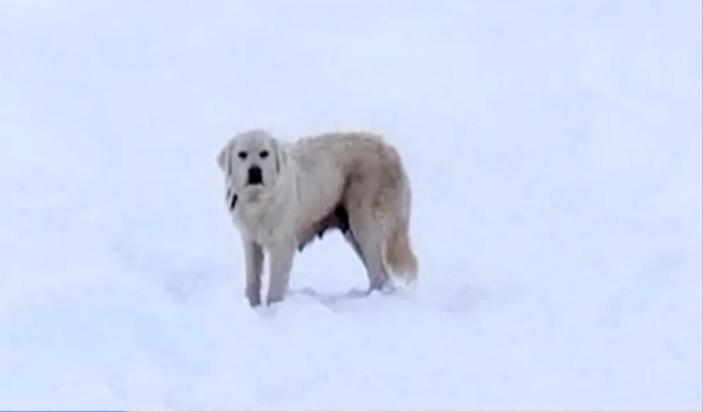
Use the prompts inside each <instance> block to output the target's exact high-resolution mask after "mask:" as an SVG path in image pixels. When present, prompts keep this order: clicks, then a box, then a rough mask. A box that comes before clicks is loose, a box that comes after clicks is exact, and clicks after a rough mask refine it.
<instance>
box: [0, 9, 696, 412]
mask: <svg viewBox="0 0 703 412" xmlns="http://www.w3.org/2000/svg"><path fill="white" fill-rule="evenodd" d="M701 8H702V6H701V2H700V1H698V0H668V1H663V0H659V1H656V0H638V1H627V0H619V1H605V0H589V1H558V0H532V1H524V0H502V1H492V0H475V1H474V0H472V1H469V0H466V1H462V0H442V1H424V2H419V1H418V2H412V1H406V2H400V1H397V2H395V1H384V2H378V1H372V0H365V1H358V0H355V1H335V2H331V1H328V0H304V1H295V2H294V1H279V2H263V1H261V2H254V1H243V0H242V1H236V2H235V1H227V0H211V1H203V2H174V1H171V0H151V1H138V0H120V1H116V0H115V1H93V0H76V1H69V0H34V1H20V0H0V188H1V190H2V191H1V192H0V409H54V410H56V409H67V408H73V409H75V408H102V409H105V408H126V409H130V408H131V409H136V408H141V409H156V408H158V409H186V408H189V409H252V410H254V409H257V410H258V409H269V410H271V409H289V408H314V409H321V408H335V409H338V408H344V409H362V408H363V409H365V408H374V409H400V408H406V409H407V408H413V409H419V408H425V409H429V408H432V409H443V408H456V409H459V408H461V409H487V408H491V409H504V408H520V409H541V408H550V409H557V408H573V409H588V408H602V409H611V410H614V409H621V408H622V409H624V408H628V409H633V408H641V409H645V408H646V409H650V410H651V409H667V408H672V409H684V408H688V409H697V408H701V406H702V405H701V403H702V402H703V400H702V398H703V389H701V388H702V387H703V382H702V378H701V374H702V366H701V365H702V364H703V359H702V356H701V347H702V345H703V343H702V340H703V337H702V329H703V327H702V326H701V325H702V324H703V319H702V310H703V308H702V303H701V302H702V297H701V289H702V286H703V285H702V271H703V268H702V258H701V249H702V247H703V244H702V240H701V237H702V233H701V232H702V227H703V221H702V218H701V203H702V201H703V196H702V195H701V192H702V189H701V186H702V185H703V182H702V174H703V170H702V166H701V165H702V160H701V157H702V155H701V152H702V151H703V147H702V146H703V145H702V142H703V133H702V123H703V119H702V116H701V111H702V109H703V107H702V97H701V90H702V88H703V84H702V81H701V69H702V64H701V60H702V54H703V53H702V51H701V50H702V49H703V44H702V41H701V30H702V24H701V14H702V10H701ZM260 126H262V127H268V128H271V129H272V130H273V131H274V132H276V133H277V134H278V135H279V136H281V137H283V138H286V139H293V138H295V137H296V136H299V135H302V134H309V133H315V132H320V131H326V130H332V129H367V130H374V131H379V132H383V133H385V134H387V135H388V138H389V140H391V141H393V142H394V143H396V144H397V145H398V147H399V148H400V150H401V152H402V153H403V155H404V156H405V159H406V163H407V165H408V168H409V171H410V174H411V178H412V182H413V185H414V193H415V197H414V215H413V227H412V231H413V236H414V243H415V248H416V251H417V254H418V256H419V259H420V263H421V273H420V280H419V283H418V284H417V286H416V288H415V289H414V290H405V289H404V290H401V291H400V292H399V293H397V294H395V295H389V296H372V297H369V298H367V299H353V300H349V299H347V300H345V299H334V297H335V296H338V295H340V294H343V293H344V292H346V291H347V290H349V289H350V288H353V287H364V286H365V284H366V283H365V282H366V278H365V275H364V272H363V268H362V267H361V265H360V263H358V262H357V261H356V260H355V257H354V256H353V254H352V253H351V252H350V251H349V250H348V248H347V246H346V245H345V243H344V242H343V240H341V237H340V236H338V235H330V236H327V237H326V238H325V239H324V240H323V241H322V242H317V243H315V244H314V245H313V246H312V247H310V248H308V249H306V251H305V252H304V254H302V255H299V256H298V259H297V260H296V265H295V268H294V273H293V280H292V292H291V295H290V296H289V298H288V300H287V301H285V302H284V303H283V304H282V305H280V306H279V307H278V310H277V311H274V312H262V313H259V312H255V311H252V310H251V309H250V308H249V307H248V305H247V304H246V302H245V300H244V298H243V292H242V286H243V276H242V269H243V260H242V254H241V250H240V244H239V239H238V236H237V235H236V232H235V230H234V228H233V226H232V224H231V223H230V221H229V220H228V217H227V214H226V210H225V206H224V202H223V193H222V177H221V175H220V172H219V170H218V169H217V167H216V164H215V156H216V153H217V151H218V150H219V149H220V147H221V145H222V144H223V143H224V142H225V141H226V139H227V138H228V137H229V136H230V135H231V134H232V133H234V132H237V131H241V130H243V129H246V128H249V127H260ZM310 290H314V291H315V293H314V294H312V293H309V292H310Z"/></svg>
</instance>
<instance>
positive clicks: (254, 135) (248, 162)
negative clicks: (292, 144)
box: [217, 129, 287, 209]
mask: <svg viewBox="0 0 703 412" xmlns="http://www.w3.org/2000/svg"><path fill="white" fill-rule="evenodd" d="M217 164H218V165H219V166H220V168H221V169H222V171H223V172H224V173H225V180H226V186H227V191H228V198H227V201H228V203H229V206H230V209H234V205H235V203H236V196H237V195H238V194H251V195H257V194H260V193H263V192H265V191H266V190H267V189H271V188H272V187H273V186H274V185H275V184H276V182H277V181H278V178H279V176H280V175H281V172H282V170H283V168H284V167H285V166H286V164H287V153H286V151H285V149H284V147H283V145H282V144H281V143H280V142H279V141H278V140H277V139H276V138H275V137H273V136H272V135H271V134H270V133H268V132H266V131H264V130H260V129H254V130H249V131H246V132H244V133H240V134H238V135H236V136H234V137H233V138H232V139H230V141H229V142H228V143H227V144H226V145H225V147H224V148H223V149H222V150H221V151H220V153H219V154H218V156H217Z"/></svg>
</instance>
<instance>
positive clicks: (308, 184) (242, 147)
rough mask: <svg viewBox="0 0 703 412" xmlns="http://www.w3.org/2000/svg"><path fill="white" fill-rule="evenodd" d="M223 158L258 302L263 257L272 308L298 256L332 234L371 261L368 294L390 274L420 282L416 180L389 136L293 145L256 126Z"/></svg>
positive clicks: (338, 136) (252, 298) (334, 136)
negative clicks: (412, 224)
mask: <svg viewBox="0 0 703 412" xmlns="http://www.w3.org/2000/svg"><path fill="white" fill-rule="evenodd" d="M217 162H218V164H219V166H220V168H221V169H222V170H223V171H224V173H225V189H226V193H227V194H226V202H227V207H228V209H229V211H230V213H231V214H232V217H233V220H234V223H235V225H236V227H237V228H238V230H239V232H240V234H241V235H242V241H243V244H244V250H245V256H246V292H245V293H246V297H247V299H248V300H249V303H250V305H252V306H258V305H260V304H261V276H262V266H263V260H264V251H266V252H268V254H269V257H270V274H269V276H270V282H269V290H268V295H267V299H266V303H267V304H269V305H270V304H273V303H276V302H279V301H281V300H283V296H284V295H285V293H286V291H287V288H288V281H289V276H290V271H291V268H292V264H293V256H294V255H295V253H296V250H302V249H303V248H304V247H305V245H306V244H307V243H309V242H310V241H311V240H312V239H313V238H314V237H315V236H316V235H317V236H320V237H322V234H323V233H324V232H325V231H326V230H328V229H340V230H341V231H342V232H343V233H344V236H345V238H346V240H347V241H348V242H349V244H350V245H351V246H352V247H353V249H354V251H355V252H356V254H357V255H358V257H359V258H360V259H361V261H362V262H363V263H364V266H365V267H366V272H367V276H368V279H369V292H370V291H373V290H377V289H382V288H383V287H384V286H386V285H387V284H388V283H389V282H390V280H389V277H388V274H389V273H390V274H391V275H394V276H396V277H399V278H403V279H405V280H406V281H408V282H413V281H415V279H416V278H417V259H416V257H415V255H414V253H413V251H412V247H411V242H410V239H409V235H408V230H409V220H410V203H411V191H410V185H409V180H408V177H407V174H406V173H405V170H404V169H403V165H402V163H401V159H400V156H399V155H398V152H397V151H396V150H395V148H393V147H392V146H391V145H389V144H388V143H386V142H384V141H383V140H382V138H381V136H378V135H374V134H370V133H327V134H323V135H320V136H316V137H308V138H304V139H301V140H299V141H297V142H296V143H293V144H290V143H284V142H282V141H280V140H278V139H276V138H274V137H273V136H272V135H271V134H270V133H268V132H266V131H264V130H259V129H255V130H249V131H247V132H244V133H241V134H238V135H236V136H234V137H233V138H232V139H231V140H230V141H229V142H228V143H227V144H226V145H225V147H224V148H223V149H222V151H221V152H220V153H219V155H218V156H217Z"/></svg>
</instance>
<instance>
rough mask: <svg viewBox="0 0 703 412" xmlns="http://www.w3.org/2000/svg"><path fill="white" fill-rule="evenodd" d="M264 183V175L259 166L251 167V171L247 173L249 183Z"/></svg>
mask: <svg viewBox="0 0 703 412" xmlns="http://www.w3.org/2000/svg"><path fill="white" fill-rule="evenodd" d="M262 183H264V176H263V173H262V171H261V168H260V167H259V166H252V167H250V168H249V173H248V175H247V184H248V185H260V184H262Z"/></svg>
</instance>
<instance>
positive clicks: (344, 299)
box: [288, 287, 397, 307]
mask: <svg viewBox="0 0 703 412" xmlns="http://www.w3.org/2000/svg"><path fill="white" fill-rule="evenodd" d="M396 291H397V289H396V288H395V287H388V288H386V289H383V290H381V291H373V292H370V291H368V290H366V289H359V288H352V289H349V290H347V291H346V292H319V291H317V290H315V289H312V288H309V287H306V288H301V289H296V290H291V291H290V292H288V295H289V296H290V297H292V298H294V299H295V298H297V297H303V298H306V299H312V300H314V301H316V302H318V303H320V304H322V305H325V306H327V307H335V306H338V305H341V304H345V303H352V302H358V301H360V300H362V299H368V298H371V297H373V296H378V295H391V294H394V293H395V292H396Z"/></svg>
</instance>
